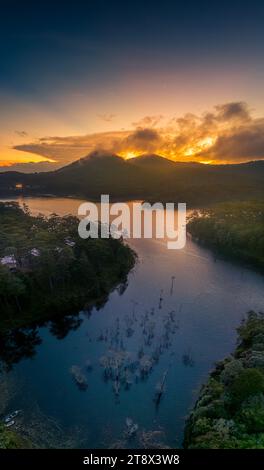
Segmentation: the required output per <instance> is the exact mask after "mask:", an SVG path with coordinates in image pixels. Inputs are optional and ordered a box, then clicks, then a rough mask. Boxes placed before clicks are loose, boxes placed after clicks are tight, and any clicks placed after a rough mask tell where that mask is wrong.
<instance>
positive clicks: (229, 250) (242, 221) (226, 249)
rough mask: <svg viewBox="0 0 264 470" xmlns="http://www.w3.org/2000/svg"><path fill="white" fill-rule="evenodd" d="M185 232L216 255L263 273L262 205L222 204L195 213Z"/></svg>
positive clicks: (254, 203)
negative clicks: (239, 262)
mask: <svg viewBox="0 0 264 470" xmlns="http://www.w3.org/2000/svg"><path fill="white" fill-rule="evenodd" d="M188 230H189V232H190V233H191V234H192V235H193V237H194V238H195V239H197V240H198V241H199V242H200V243H202V244H205V245H206V246H208V247H210V248H213V249H214V250H215V251H216V252H217V253H219V254H221V255H223V256H227V257H228V258H232V259H236V260H238V261H241V262H243V263H246V264H248V265H250V266H253V267H255V268H257V269H260V270H261V271H264V202H241V203H224V204H219V205H216V206H214V207H212V208H207V209H202V210H200V211H196V212H194V213H193V215H192V216H191V218H190V220H189V223H188Z"/></svg>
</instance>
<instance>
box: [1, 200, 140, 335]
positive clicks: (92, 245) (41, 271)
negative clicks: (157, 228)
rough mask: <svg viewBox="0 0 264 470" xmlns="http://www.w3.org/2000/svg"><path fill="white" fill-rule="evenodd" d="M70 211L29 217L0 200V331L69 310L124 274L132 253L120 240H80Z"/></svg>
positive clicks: (94, 298) (97, 295)
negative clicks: (9, 262)
mask: <svg viewBox="0 0 264 470" xmlns="http://www.w3.org/2000/svg"><path fill="white" fill-rule="evenodd" d="M78 223H79V220H78V219H77V218H75V217H73V216H65V217H59V216H57V215H56V214H53V215H51V216H50V217H49V218H44V217H43V216H38V217H32V216H31V215H30V213H29V211H28V210H27V208H24V210H22V209H21V208H20V207H19V205H18V204H17V203H14V202H8V203H0V259H3V258H5V257H6V256H7V255H8V256H11V257H12V258H13V259H14V260H15V265H14V266H12V265H3V264H2V263H0V312H1V314H0V330H1V329H2V330H4V329H8V328H10V327H16V326H22V325H27V324H29V323H32V322H34V321H37V320H41V319H48V318H50V316H51V315H56V314H59V313H69V312H70V311H71V309H74V308H78V307H82V306H83V305H84V304H86V303H91V302H94V301H97V300H99V299H102V298H104V297H106V296H107V295H108V293H109V292H110V291H111V289H112V288H113V287H114V286H115V285H117V284H118V283H119V282H121V281H122V280H124V279H125V277H126V275H127V273H128V272H129V270H130V269H131V268H132V267H133V265H134V262H135V254H134V252H133V251H132V250H131V249H130V248H129V247H128V246H127V245H125V244H124V243H123V242H122V241H121V240H116V239H112V238H109V239H103V238H99V239H92V238H89V239H87V240H83V239H81V238H80V237H79V235H78V231H77V228H78Z"/></svg>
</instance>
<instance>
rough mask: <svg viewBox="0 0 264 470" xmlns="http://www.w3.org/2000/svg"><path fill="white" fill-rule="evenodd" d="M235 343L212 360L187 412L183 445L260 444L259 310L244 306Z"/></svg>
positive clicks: (263, 410) (262, 320)
mask: <svg viewBox="0 0 264 470" xmlns="http://www.w3.org/2000/svg"><path fill="white" fill-rule="evenodd" d="M238 335H239V336H238V346H237V348H236V350H235V352H234V354H233V355H232V356H231V357H228V358H226V359H224V360H223V361H222V362H219V363H217V365H216V367H215V369H214V370H213V372H212V373H211V375H210V378H209V380H208V382H207V383H206V384H205V385H204V386H203V387H202V390H201V393H200V396H199V398H198V401H197V402H196V405H195V407H194V409H193V411H192V412H191V414H190V416H189V418H188V420H187V424H186V428H185V439H184V447H185V448H188V449H197V448H204V449H228V448H231V449H243V448H246V449H263V447H264V314H263V313H255V312H249V314H248V316H247V318H246V319H244V321H243V322H242V324H241V326H240V327H239V328H238Z"/></svg>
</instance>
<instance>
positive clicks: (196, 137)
mask: <svg viewBox="0 0 264 470" xmlns="http://www.w3.org/2000/svg"><path fill="white" fill-rule="evenodd" d="M161 119H163V121H164V117H163V116H161V115H160V116H146V117H145V118H143V119H142V120H141V121H139V122H137V123H134V124H141V126H137V128H136V129H135V130H121V131H115V132H103V133H95V134H88V135H83V136H67V137H56V136H54V137H44V138H41V139H39V140H38V141H37V142H33V143H29V144H23V145H17V146H15V149H17V150H20V151H23V152H30V153H33V154H34V155H38V156H41V157H44V158H45V159H52V160H53V161H55V162H56V164H57V165H58V164H60V165H61V166H63V165H65V164H67V163H69V162H72V161H74V160H76V159H78V158H81V157H84V156H86V155H87V154H89V153H90V152H91V151H93V150H104V151H106V152H110V153H117V154H119V155H121V156H123V157H124V158H129V157H131V156H137V155H140V154H142V153H157V154H159V155H161V156H164V157H167V158H170V159H172V160H178V161H187V162H188V161H199V162H204V163H208V162H210V163H212V162H213V163H221V162H230V163H231V162H243V161H247V160H251V159H264V137H263V136H264V118H263V119H255V118H253V117H252V115H251V111H250V109H249V107H248V105H247V104H246V103H244V102H231V103H224V104H220V105H216V106H215V107H214V108H213V110H212V111H208V112H205V113H202V114H201V115H195V114H192V113H188V114H185V115H184V116H182V117H180V118H170V119H167V121H166V122H164V126H162V127H161V126H160V127H157V124H158V123H160V120H161ZM143 124H148V125H146V126H143Z"/></svg>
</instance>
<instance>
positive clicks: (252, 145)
mask: <svg viewBox="0 0 264 470" xmlns="http://www.w3.org/2000/svg"><path fill="white" fill-rule="evenodd" d="M200 155H201V156H207V157H213V158H214V159H217V160H225V161H228V160H230V159H232V160H238V161H247V160H250V159H253V160H254V159H263V158H264V120H263V119H261V120H257V121H253V122H252V123H251V124H249V125H248V126H241V127H239V128H235V129H233V130H231V131H230V132H228V133H226V134H223V135H219V136H218V138H217V140H216V142H215V144H214V145H213V146H212V147H211V148H210V149H208V150H206V151H204V152H201V153H200Z"/></svg>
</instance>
